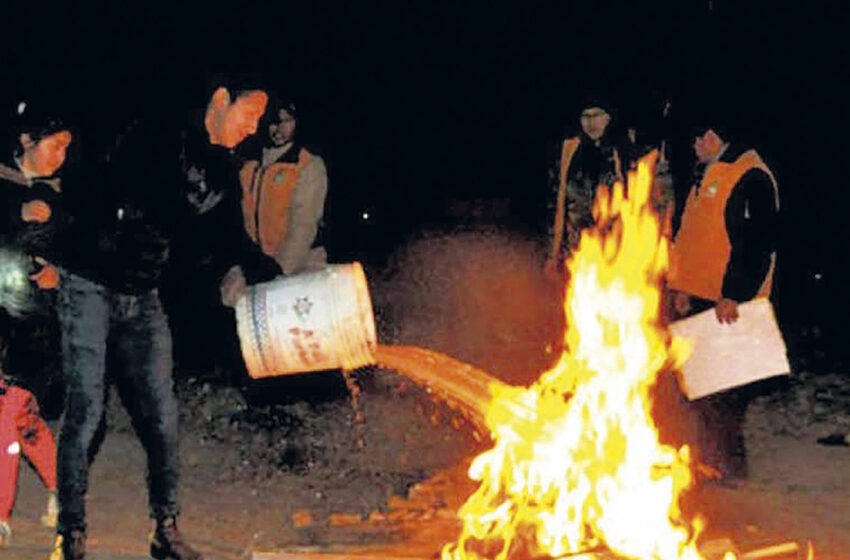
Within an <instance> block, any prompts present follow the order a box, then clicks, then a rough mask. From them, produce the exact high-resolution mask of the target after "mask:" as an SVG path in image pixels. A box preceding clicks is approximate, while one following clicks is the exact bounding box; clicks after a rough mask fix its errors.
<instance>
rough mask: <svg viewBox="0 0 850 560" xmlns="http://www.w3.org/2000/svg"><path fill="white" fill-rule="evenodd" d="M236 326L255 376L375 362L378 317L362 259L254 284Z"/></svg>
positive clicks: (238, 310) (240, 305)
mask: <svg viewBox="0 0 850 560" xmlns="http://www.w3.org/2000/svg"><path fill="white" fill-rule="evenodd" d="M236 326H237V330H238V333H239V342H240V344H241V346H242V355H243V357H244V359H245V365H246V366H247V369H248V373H249V375H251V377H254V378H258V377H271V376H279V375H291V374H296V373H305V372H310V371H322V370H328V369H338V368H342V369H344V370H353V369H356V368H359V367H363V366H366V365H371V364H374V363H375V345H376V337H375V317H374V315H373V313H372V302H371V300H370V298H369V288H368V285H367V283H366V275H365V274H364V273H363V267H362V266H361V265H360V263H357V262H355V263H351V264H340V265H329V266H327V267H325V268H324V269H322V270H318V271H315V272H307V273H304V274H299V275H296V276H290V277H286V278H277V279H275V280H272V281H271V282H266V283H263V284H256V285H254V286H250V287H249V288H248V289H247V290H245V293H244V294H243V295H242V296H241V297H240V298H239V300H238V301H237V303H236Z"/></svg>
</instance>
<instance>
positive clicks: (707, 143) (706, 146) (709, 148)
mask: <svg viewBox="0 0 850 560" xmlns="http://www.w3.org/2000/svg"><path fill="white" fill-rule="evenodd" d="M722 149H723V140H722V139H721V138H720V136H718V135H717V133H716V132H714V131H713V130H711V129H710V128H709V129H708V130H706V131H705V133H703V134H702V135H700V136H697V137H696V139H695V140H694V152H696V155H697V161H699V162H700V163H710V162H711V161H713V160H714V158H716V157H717V156H718V155H719V154H720V150H722Z"/></svg>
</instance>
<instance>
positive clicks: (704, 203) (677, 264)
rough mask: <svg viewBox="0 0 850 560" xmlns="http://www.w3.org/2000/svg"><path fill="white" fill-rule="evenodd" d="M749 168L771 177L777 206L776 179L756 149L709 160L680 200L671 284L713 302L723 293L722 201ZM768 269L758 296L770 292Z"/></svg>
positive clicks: (725, 243) (726, 246)
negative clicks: (732, 157)
mask: <svg viewBox="0 0 850 560" xmlns="http://www.w3.org/2000/svg"><path fill="white" fill-rule="evenodd" d="M753 169H760V170H762V171H764V172H765V173H766V174H767V175H768V177H770V180H771V182H772V183H773V188H774V196H775V197H776V200H777V205H778V191H777V184H776V179H775V178H774V177H773V173H771V171H770V169H768V167H767V165H765V163H764V162H763V161H762V159H761V157H759V155H758V153H756V151H755V150H749V151H747V152H744V153H743V154H741V156H739V157H738V159H736V160H735V161H734V162H732V163H725V162H721V161H717V162H714V163H711V164H709V166H708V167H707V168H706V170H705V174H704V175H703V177H702V180H701V181H700V184H699V188H698V189H692V190H691V193H690V194H689V196H688V200H687V202H686V203H685V210H684V213H683V214H682V222H681V227H680V228H679V232H678V234H677V235H676V240H675V242H674V244H673V260H672V267H671V272H670V278H669V280H670V282H669V286H670V287H671V288H673V289H675V290H678V291H681V292H687V293H689V294H691V295H695V296H697V297H700V298H703V299H707V300H712V301H718V300H720V299H721V298H722V297H723V295H722V291H723V278H724V276H725V274H726V267H727V264H728V263H729V256H730V254H731V249H732V246H731V244H730V242H729V237H728V233H727V231H726V220H725V210H726V203H727V201H728V200H729V196H730V195H731V194H732V191H733V190H734V189H735V186H736V185H737V184H738V182H739V181H740V180H741V178H743V176H744V175H745V174H746V173H747V172H749V171H751V170H753ZM773 268H774V267H773V264H771V266H770V269H769V270H768V273H767V275H766V276H765V278H764V281H763V282H762V285H761V288H759V291H758V294H757V295H759V296H767V295H769V294H770V288H771V284H772V281H773Z"/></svg>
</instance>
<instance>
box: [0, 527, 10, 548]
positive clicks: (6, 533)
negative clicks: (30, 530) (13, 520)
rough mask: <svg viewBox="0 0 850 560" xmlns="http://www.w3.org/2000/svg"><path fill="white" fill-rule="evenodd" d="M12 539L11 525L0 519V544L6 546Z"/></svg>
mask: <svg viewBox="0 0 850 560" xmlns="http://www.w3.org/2000/svg"><path fill="white" fill-rule="evenodd" d="M11 539H12V526H11V525H9V522H8V521H0V546H8V545H9V541H10V540H11Z"/></svg>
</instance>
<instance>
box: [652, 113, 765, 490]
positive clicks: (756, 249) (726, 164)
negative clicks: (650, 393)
mask: <svg viewBox="0 0 850 560" xmlns="http://www.w3.org/2000/svg"><path fill="white" fill-rule="evenodd" d="M720 130H721V128H720V127H719V126H716V125H712V126H704V127H702V128H700V129H698V130H697V131H696V133H695V135H694V144H693V148H694V152H695V153H696V160H697V165H696V171H695V176H694V181H693V186H692V187H691V190H690V193H689V194H688V198H687V200H686V202H685V208H684V212H683V214H682V218H681V225H680V227H679V230H678V231H677V232H676V235H675V237H674V240H673V248H672V249H673V250H672V252H671V270H670V273H669V275H668V287H669V289H670V290H671V299H672V302H671V307H672V309H671V314H672V318H674V319H678V318H683V317H686V316H689V315H691V314H693V313H696V312H699V311H704V310H707V309H711V308H713V309H714V314H715V316H716V318H717V321H718V322H719V323H722V324H731V323H735V322H736V321H737V320H738V306H739V305H740V304H741V303H744V302H747V301H750V300H752V299H754V298H756V297H765V298H767V297H769V296H770V294H771V287H772V281H773V273H774V268H775V263H776V239H777V233H778V227H777V226H778V224H777V222H778V212H779V191H778V186H777V182H776V178H775V177H774V175H773V173H772V172H771V170H770V168H769V167H768V166H767V165H766V164H765V162H764V161H763V160H762V158H761V156H759V154H758V153H757V152H756V151H755V150H753V149H745V148H743V147H741V146H736V145H735V144H732V143H730V141H729V133H728V132H727V130H728V129H724V131H723V132H720ZM748 402H749V391H748V388H747V387H742V388H737V389H733V390H730V391H726V392H724V393H719V394H714V395H710V396H708V397H704V398H702V399H698V400H696V401H694V402H693V403H692V405H693V406H694V409H695V410H696V411H697V416H698V419H697V421H698V422H699V423H700V424H701V427H700V429H699V436H698V438H699V439H700V441H699V449H700V450H701V452H702V453H703V454H704V458H702V462H704V463H706V464H708V465H709V466H711V467H714V468H715V469H716V470H717V471H718V472H719V473H720V475H721V476H722V477H723V478H725V479H734V478H745V477H746V475H747V462H746V450H745V448H744V440H743V421H744V414H745V412H746V408H747V404H748Z"/></svg>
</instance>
